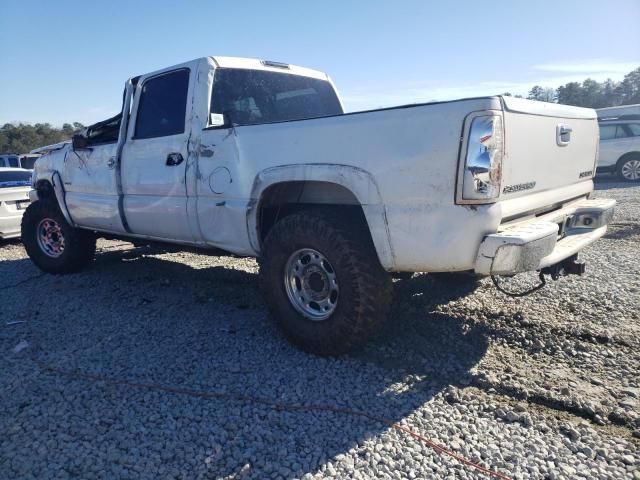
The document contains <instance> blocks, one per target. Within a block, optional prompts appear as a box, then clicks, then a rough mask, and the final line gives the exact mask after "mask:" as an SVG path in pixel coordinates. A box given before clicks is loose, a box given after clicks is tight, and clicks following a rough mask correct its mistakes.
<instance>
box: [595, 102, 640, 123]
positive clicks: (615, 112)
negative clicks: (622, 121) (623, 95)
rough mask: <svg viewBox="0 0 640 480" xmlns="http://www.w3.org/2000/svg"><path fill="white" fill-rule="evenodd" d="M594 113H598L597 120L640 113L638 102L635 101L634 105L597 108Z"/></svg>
mask: <svg viewBox="0 0 640 480" xmlns="http://www.w3.org/2000/svg"><path fill="white" fill-rule="evenodd" d="M596 113H597V114H598V119H599V120H607V119H612V118H619V117H621V116H622V115H640V103H636V104H635V105H620V106H617V107H605V108H598V109H597V110H596Z"/></svg>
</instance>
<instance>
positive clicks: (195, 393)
mask: <svg viewBox="0 0 640 480" xmlns="http://www.w3.org/2000/svg"><path fill="white" fill-rule="evenodd" d="M33 347H34V346H32V348H31V349H30V350H31V353H32V354H31V359H32V360H33V362H34V363H35V364H36V365H37V366H38V367H39V368H40V369H41V370H44V371H46V372H50V373H53V374H56V375H60V376H64V377H69V378H76V379H80V380H87V381H93V382H104V383H108V384H110V385H121V386H125V387H130V388H139V389H145V390H153V391H159V392H165V393H172V394H177V395H187V396H190V397H195V398H207V399H218V400H231V401H238V402H244V403H253V404H258V405H264V406H267V407H271V408H273V409H275V410H279V411H291V412H332V413H339V414H343V415H351V416H356V417H361V418H366V419H368V420H371V421H373V422H377V423H381V424H383V425H387V426H388V427H390V428H393V429H395V430H397V431H400V432H403V433H405V434H407V435H409V436H411V437H413V438H415V439H417V440H419V441H420V442H422V443H424V444H425V445H427V446H429V447H431V448H432V449H433V450H434V451H435V452H436V453H438V454H441V455H446V456H448V457H451V458H453V459H455V460H457V461H458V462H460V463H462V464H463V465H466V466H468V467H471V468H473V469H475V470H477V471H479V472H482V473H484V474H486V475H489V476H490V477H493V478H498V479H500V480H510V477H508V476H506V475H504V474H503V473H500V472H498V471H496V470H491V469H489V468H486V467H483V466H482V465H480V464H478V463H476V462H473V461H472V460H469V459H468V458H466V457H464V456H462V455H460V454H458V453H455V452H453V451H451V450H449V449H448V448H446V447H443V446H442V445H440V444H438V443H436V442H434V441H433V440H431V439H429V438H427V437H425V436H424V435H422V434H420V433H418V432H416V431H414V430H412V429H410V428H408V427H405V426H403V425H400V424H398V423H396V422H394V421H392V420H388V419H386V418H382V417H376V416H374V415H371V414H369V413H366V412H363V411H360V410H354V409H351V408H346V407H334V406H331V405H305V404H292V403H282V402H277V401H275V400H270V399H265V398H260V397H254V396H251V395H243V394H239V393H222V392H210V391H200V390H192V389H189V388H180V387H171V386H167V385H161V384H156V383H141V382H135V381H132V380H126V379H120V378H112V377H108V376H105V375H98V374H94V373H89V372H83V371H77V370H76V371H72V370H65V369H62V368H59V367H56V366H53V365H50V364H48V363H45V362H43V361H42V360H40V359H39V358H38V357H37V356H36V355H35V348H33Z"/></svg>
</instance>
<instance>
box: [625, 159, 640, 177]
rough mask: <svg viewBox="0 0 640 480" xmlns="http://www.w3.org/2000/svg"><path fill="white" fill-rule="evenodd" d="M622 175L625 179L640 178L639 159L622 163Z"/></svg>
mask: <svg viewBox="0 0 640 480" xmlns="http://www.w3.org/2000/svg"><path fill="white" fill-rule="evenodd" d="M622 176H623V177H624V178H626V179H627V180H638V179H640V160H629V161H628V162H625V163H624V164H623V165H622Z"/></svg>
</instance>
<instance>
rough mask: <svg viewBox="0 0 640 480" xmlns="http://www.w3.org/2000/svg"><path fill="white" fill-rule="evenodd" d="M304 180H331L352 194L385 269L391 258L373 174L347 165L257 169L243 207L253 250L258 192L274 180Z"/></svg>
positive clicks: (257, 239)
mask: <svg viewBox="0 0 640 480" xmlns="http://www.w3.org/2000/svg"><path fill="white" fill-rule="evenodd" d="M304 181H317V182H326V183H335V184H337V185H340V186H342V187H344V188H346V189H347V190H349V191H350V192H351V193H352V194H353V195H354V196H355V198H356V199H357V200H358V202H359V203H360V206H361V207H362V210H363V212H364V215H365V218H366V221H367V225H368V227H369V232H370V234H371V239H372V240H373V244H374V246H375V248H376V252H377V254H378V259H379V260H380V263H381V264H382V266H383V267H384V268H385V269H386V270H392V269H393V267H394V264H395V260H394V254H393V249H392V247H391V241H390V236H389V225H388V222H387V215H386V210H385V207H384V203H383V201H382V196H381V195H380V189H379V188H378V185H377V183H376V181H375V179H374V177H373V175H371V174H370V173H369V172H367V171H366V170H363V169H361V168H358V167H353V166H350V165H336V164H295V165H280V166H277V167H271V168H267V169H265V170H262V171H261V172H259V173H258V174H257V175H256V177H255V180H254V182H253V187H252V190H251V201H250V204H249V208H248V209H247V231H248V232H249V241H250V242H251V245H252V247H253V248H254V250H255V251H256V252H260V235H259V223H258V218H257V214H258V207H259V202H260V199H261V198H262V194H263V193H264V192H265V191H266V190H267V189H268V188H269V187H271V186H273V185H275V184H277V183H284V182H304Z"/></svg>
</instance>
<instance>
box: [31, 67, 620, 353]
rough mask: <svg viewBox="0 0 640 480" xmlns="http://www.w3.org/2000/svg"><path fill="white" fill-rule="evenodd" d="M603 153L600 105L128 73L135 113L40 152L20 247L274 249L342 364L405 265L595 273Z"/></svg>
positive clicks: (43, 260)
mask: <svg viewBox="0 0 640 480" xmlns="http://www.w3.org/2000/svg"><path fill="white" fill-rule="evenodd" d="M532 139H535V141H532ZM597 143H598V124H597V121H596V114H595V111H594V110H591V109H585V108H578V107H570V106H566V105H557V104H550V103H543V102H534V101H530V100H523V99H518V98H513V97H500V96H495V97H482V98H471V99H464V100H456V101H450V102H436V103H430V104H418V105H405V106H401V107H394V108H386V109H380V110H372V111H366V112H355V113H349V114H344V113H343V109H342V104H341V102H340V99H339V97H338V95H337V93H336V91H335V89H334V86H333V83H332V82H331V80H330V79H329V77H328V76H327V75H326V74H324V73H322V72H318V71H314V70H310V69H306V68H302V67H296V66H293V65H288V64H284V63H278V62H270V61H264V60H262V61H261V60H256V59H241V58H229V57H206V58H201V59H197V60H193V61H190V62H186V63H183V64H180V65H176V66H173V67H168V68H165V69H162V70H159V71H156V72H152V73H149V74H145V75H142V76H139V77H133V78H131V79H129V80H128V81H127V82H126V86H125V92H124V96H123V104H122V109H121V113H120V114H118V115H117V116H115V117H113V118H110V119H107V120H105V121H103V122H99V123H97V124H95V125H92V126H90V127H87V128H86V129H85V130H84V131H83V132H82V133H81V134H79V135H76V136H74V139H73V144H72V145H65V146H62V147H61V148H59V149H57V150H53V151H49V152H48V153H46V154H45V155H43V156H42V157H41V158H40V159H39V160H38V162H36V168H35V170H34V178H33V186H34V190H33V191H32V192H31V198H32V201H33V203H32V204H31V205H30V206H29V208H28V209H27V211H26V213H25V216H24V218H23V221H22V241H23V243H24V245H25V248H26V250H27V253H28V254H29V256H30V257H31V259H32V260H33V262H34V263H35V264H36V265H37V266H38V267H40V268H41V269H42V270H44V271H46V272H51V273H67V272H72V271H77V270H79V269H81V268H83V267H84V266H85V265H86V264H87V263H88V262H90V261H91V260H92V258H93V256H94V253H95V248H96V237H97V236H100V235H104V236H111V237H121V238H131V239H139V238H142V239H148V240H154V241H162V242H169V243H173V244H179V245H185V246H191V247H194V246H195V247H201V248H204V249H211V250H212V251H214V252H216V253H217V254H219V253H220V251H221V250H222V251H226V252H231V253H233V254H236V255H242V256H255V257H258V261H259V264H260V278H261V285H262V288H263V291H264V292H265V295H266V299H267V302H268V305H269V308H270V310H271V312H272V314H273V316H274V317H275V319H276V321H277V322H278V324H279V326H280V327H281V328H282V330H283V331H284V332H285V334H286V335H287V337H288V338H289V339H291V340H292V341H293V342H294V343H295V344H296V345H298V346H300V347H302V348H303V349H305V350H307V351H310V352H314V353H317V354H323V355H334V354H340V353H344V352H347V351H350V350H352V349H354V348H356V347H358V346H361V345H362V344H363V343H365V342H366V341H367V339H368V338H369V337H370V336H371V335H372V333H373V332H375V331H376V330H377V329H378V328H379V327H380V326H381V324H382V322H383V321H384V320H385V318H386V316H387V311H388V309H389V306H390V302H391V290H392V282H391V276H390V272H455V271H469V270H471V271H474V272H475V273H476V274H478V275H515V274H517V273H520V272H527V271H536V270H541V271H542V272H543V273H547V274H550V275H551V276H552V277H554V278H557V277H558V276H559V275H561V274H562V273H563V272H564V273H582V272H583V265H582V264H579V263H577V261H576V260H577V255H578V252H579V251H580V250H582V249H583V248H584V247H586V246H587V245H589V244H591V243H593V242H595V241H596V240H597V239H598V238H600V237H601V236H602V235H604V233H605V231H606V228H607V223H608V222H609V221H610V219H611V218H612V215H613V208H614V205H615V201H613V200H606V199H591V198H590V196H591V192H592V190H593V182H592V177H593V174H594V170H595V161H596V149H597Z"/></svg>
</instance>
